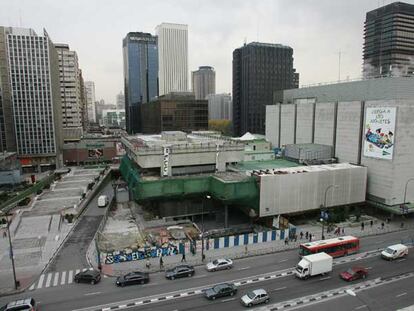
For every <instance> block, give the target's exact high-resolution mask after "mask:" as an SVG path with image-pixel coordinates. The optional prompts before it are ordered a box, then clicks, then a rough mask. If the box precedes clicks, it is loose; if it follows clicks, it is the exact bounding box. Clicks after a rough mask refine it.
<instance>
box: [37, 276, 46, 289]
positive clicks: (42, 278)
mask: <svg viewBox="0 0 414 311" xmlns="http://www.w3.org/2000/svg"><path fill="white" fill-rule="evenodd" d="M44 279H45V275H44V274H42V275H41V276H40V278H39V282H38V283H37V289H39V288H42V286H43V280H44Z"/></svg>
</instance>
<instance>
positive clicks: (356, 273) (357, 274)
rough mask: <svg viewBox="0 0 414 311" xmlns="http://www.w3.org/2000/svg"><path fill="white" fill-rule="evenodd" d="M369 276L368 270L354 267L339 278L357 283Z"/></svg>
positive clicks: (342, 273)
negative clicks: (356, 281)
mask: <svg viewBox="0 0 414 311" xmlns="http://www.w3.org/2000/svg"><path fill="white" fill-rule="evenodd" d="M367 275H368V270H367V269H365V268H363V267H352V268H349V269H348V270H346V271H344V272H341V273H340V274H339V276H340V277H341V278H342V279H344V280H345V281H348V282H349V281H355V280H358V279H365V278H366V277H367Z"/></svg>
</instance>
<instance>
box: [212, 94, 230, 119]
mask: <svg viewBox="0 0 414 311" xmlns="http://www.w3.org/2000/svg"><path fill="white" fill-rule="evenodd" d="M206 99H207V100H208V119H209V120H231V119H232V118H233V105H232V102H231V95H230V94H227V93H224V94H210V95H207V96H206Z"/></svg>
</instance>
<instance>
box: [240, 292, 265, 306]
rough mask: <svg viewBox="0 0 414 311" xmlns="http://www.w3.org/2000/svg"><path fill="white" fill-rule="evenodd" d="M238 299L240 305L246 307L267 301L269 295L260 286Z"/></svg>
mask: <svg viewBox="0 0 414 311" xmlns="http://www.w3.org/2000/svg"><path fill="white" fill-rule="evenodd" d="M240 300H241V303H242V305H244V306H246V307H251V306H253V305H258V304H261V303H268V302H269V295H268V294H267V292H266V291H265V290H264V289H262V288H260V289H255V290H253V291H251V292H248V293H247V294H246V295H244V296H243V297H241V298H240Z"/></svg>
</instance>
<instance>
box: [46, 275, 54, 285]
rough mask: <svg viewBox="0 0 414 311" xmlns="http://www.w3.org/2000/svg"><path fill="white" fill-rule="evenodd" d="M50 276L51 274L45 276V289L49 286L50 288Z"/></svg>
mask: <svg viewBox="0 0 414 311" xmlns="http://www.w3.org/2000/svg"><path fill="white" fill-rule="evenodd" d="M52 274H53V273H49V274H48V275H47V279H46V284H45V287H49V286H50V282H51V281H52Z"/></svg>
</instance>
